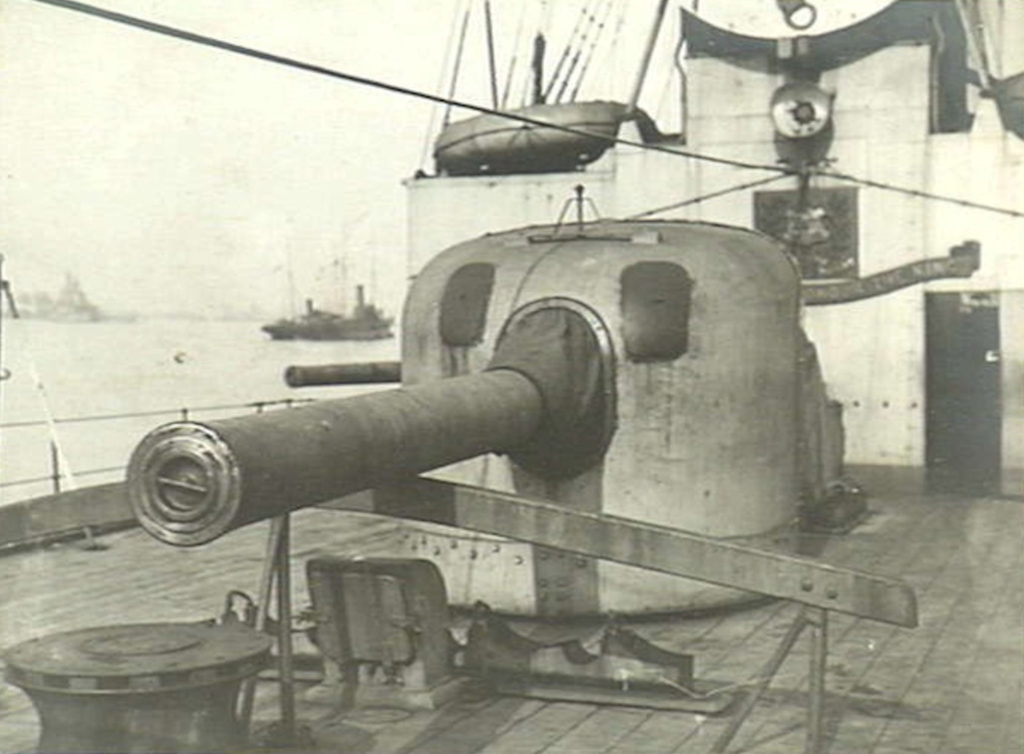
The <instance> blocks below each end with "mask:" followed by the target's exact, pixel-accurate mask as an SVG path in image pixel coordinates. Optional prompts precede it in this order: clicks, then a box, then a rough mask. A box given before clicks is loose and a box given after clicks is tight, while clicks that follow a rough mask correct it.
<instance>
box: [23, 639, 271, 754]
mask: <svg viewBox="0 0 1024 754" xmlns="http://www.w3.org/2000/svg"><path fill="white" fill-rule="evenodd" d="M270 645H271V639H270V637H269V636H266V635H264V634H261V633H258V632H256V631H254V630H253V629H251V628H248V627H247V626H244V625H240V624H235V625H226V626H215V625H211V624H199V623H145V624H137V625H120V626H102V627H99V628H87V629H83V630H79V631H68V632H65V633H59V634H52V635H50V636H44V637H42V638H39V639H32V640H31V641H26V642H23V643H22V644H18V645H17V646H14V647H12V648H10V649H9V650H7V651H6V652H5V653H4V659H5V661H6V668H5V675H6V678H7V680H8V682H10V683H12V684H14V685H16V686H19V687H21V688H22V689H24V691H25V693H27V694H28V696H29V697H30V698H31V699H32V703H33V704H34V705H35V707H36V710H37V711H38V713H39V722H40V734H39V743H38V745H37V748H36V750H37V751H40V752H44V751H45V752H48V753H49V754H121V753H123V752H128V751H130V752H132V753H133V754H157V753H158V752H172V751H173V752H177V753H178V754H217V753H218V752H223V753H224V754H226V753H227V752H231V751H237V750H238V747H239V746H241V745H243V743H244V741H245V735H244V731H243V730H242V729H241V726H240V725H239V723H238V720H237V719H236V717H235V705H236V701H237V698H238V689H239V687H240V685H241V682H242V680H243V679H244V678H246V677H248V676H252V675H254V674H255V673H256V672H258V671H259V670H260V668H261V667H262V666H263V665H264V664H265V663H266V661H267V658H268V656H269V653H270Z"/></svg>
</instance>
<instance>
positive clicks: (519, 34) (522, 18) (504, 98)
mask: <svg viewBox="0 0 1024 754" xmlns="http://www.w3.org/2000/svg"><path fill="white" fill-rule="evenodd" d="M525 26H526V3H522V4H521V5H520V6H519V21H518V22H516V34H515V37H514V38H513V41H512V59H511V60H509V62H508V71H507V73H506V74H505V88H504V90H503V91H502V93H501V109H502V110H504V109H505V108H506V107H508V95H509V92H510V91H511V90H512V77H513V75H514V74H515V70H516V63H517V62H519V45H520V44H522V39H523V28H524V27H525Z"/></svg>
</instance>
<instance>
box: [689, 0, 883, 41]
mask: <svg viewBox="0 0 1024 754" xmlns="http://www.w3.org/2000/svg"><path fill="white" fill-rule="evenodd" d="M895 2H896V0H685V2H684V4H683V5H684V7H685V8H686V10H688V11H689V12H690V13H692V14H693V15H695V16H697V17H698V18H700V19H701V20H702V21H705V22H707V23H709V24H711V25H712V26H716V27H718V28H719V29H722V30H724V31H728V32H732V33H733V34H741V35H743V36H747V37H758V38H761V39H782V38H787V37H800V36H817V35H819V34H828V33H830V32H833V31H838V30H839V29H845V28H846V27H847V26H853V25H854V24H856V23H859V22H860V21H863V20H864V19H866V18H869V17H871V16H873V15H875V14H876V13H878V12H879V11H882V10H884V9H885V8H887V7H889V6H890V5H892V4H893V3H895Z"/></svg>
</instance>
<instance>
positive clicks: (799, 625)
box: [711, 607, 808, 754]
mask: <svg viewBox="0 0 1024 754" xmlns="http://www.w3.org/2000/svg"><path fill="white" fill-rule="evenodd" d="M807 610H808V608H806V607H804V608H802V609H801V610H800V612H799V613H797V616H796V619H795V620H794V621H793V624H792V625H791V626H790V627H789V630H788V631H787V632H786V635H785V636H784V637H782V642H781V643H780V644H779V646H778V647H776V649H775V652H774V653H773V654H772V656H771V658H770V659H769V660H768V662H767V663H765V666H764V668H763V669H762V670H761V673H760V675H759V676H758V679H757V684H756V685H755V686H754V688H753V689H751V690H750V693H749V694H748V695H747V698H746V699H744V700H743V705H742V706H741V707H740V708H739V710H737V711H736V714H735V715H733V718H732V720H730V721H729V725H728V726H727V727H726V729H725V730H723V731H722V733H721V735H719V737H718V740H717V741H715V743H714V745H713V746H712V747H711V751H712V754H722V752H724V751H725V750H726V748H728V746H729V744H730V743H731V742H732V739H733V737H735V735H736V733H737V732H738V731H739V729H740V726H741V725H743V723H744V722H745V721H746V719H747V717H748V716H749V715H750V712H751V711H752V710H753V709H754V705H756V704H757V701H758V699H760V698H761V695H762V694H764V692H765V689H767V688H768V685H769V684H770V683H771V682H772V679H773V678H774V677H775V674H776V673H777V672H778V671H779V668H780V667H782V663H783V662H784V661H785V659H786V657H788V656H789V652H790V650H792V649H793V645H794V644H795V643H796V640H797V639H798V638H799V637H800V632H801V631H803V629H804V627H805V626H807V625H808V621H807Z"/></svg>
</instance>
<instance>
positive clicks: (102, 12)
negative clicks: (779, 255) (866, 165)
mask: <svg viewBox="0 0 1024 754" xmlns="http://www.w3.org/2000/svg"><path fill="white" fill-rule="evenodd" d="M31 1H32V2H37V3H43V4H44V5H52V6H54V7H57V8H64V9H65V10H71V11H76V12H78V13H84V14H86V15H89V16H95V17H96V18H102V19H104V20H106V21H112V22H114V23H118V24H124V25H126V26H132V27H135V28H137V29H142V30H144V31H149V32H152V33H154V34H161V35H163V36H167V37H172V38H174V39H180V40H183V41H186V42H192V43H194V44H198V45H203V46H206V47H213V48H215V49H218V50H223V51H225V52H232V53H235V54H237V55H245V56H247V57H251V58H255V59H257V60H262V61H264V62H267V63H275V64H277V65H282V66H285V67H286V68H294V69H296V70H300V71H306V72H307V73H315V74H318V75H321V76H327V77H328V78H334V79H340V80H342V81H348V82H350V83H353V84H360V85H362V86H368V87H372V88H375V89H381V90H384V91H388V92H392V93H394V94H401V95H404V96H407V97H413V98H415V99H421V100H426V101H427V102H435V103H438V104H442V105H450V106H452V107H460V108H463V109H465V110H472V111H474V112H477V113H480V114H482V115H495V116H498V117H500V118H503V119H505V120H510V121H515V122H517V123H524V124H526V125H528V126H536V127H540V128H548V129H551V130H553V131H562V132H564V133H568V134H573V135H575V136H585V137H587V138H598V139H601V140H602V141H607V142H610V143H614V144H622V145H623V146H630V147H637V148H639V149H646V150H649V151H653V152H661V153H664V154H668V155H672V156H675V157H682V158H686V159H692V160H702V161H704V162H711V163H716V164H719V165H729V166H731V167H736V168H745V169H748V170H768V171H771V172H773V173H785V172H788V171H787V169H786V168H782V167H779V166H777V165H765V164H761V163H756V162H745V161H743V160H733V159H730V158H727V157H716V156H714V155H709V154H701V153H698V152H690V151H687V150H683V149H675V148H669V147H664V146H661V145H658V144H646V143H644V142H642V141H635V140H633V139H624V138H622V137H619V136H607V135H605V134H598V133H594V132H591V131H587V130H585V129H581V128H573V127H571V126H563V125H560V124H558V123H551V122H549V121H545V120H538V119H536V118H529V117H527V116H525V115H519V114H517V113H510V112H502V111H500V110H494V109H493V108H489V107H484V106H482V105H474V104H472V103H469V102H463V101H462V100H457V99H453V98H450V97H442V96H440V95H436V94H429V93H427V92H423V91H420V90H418V89H410V88H408V87H405V86H400V85H398V84H391V83H388V82H386V81H380V80H378V79H371V78H367V77H365V76H358V75H356V74H353V73H346V72H344V71H339V70H336V69H332V68H327V67H325V66H321V65H316V64H314V63H305V62H303V61H301V60H296V59H294V58H289V57H285V56H283V55H275V54H273V53H269V52H264V51H262V50H257V49H255V48H252V47H245V46H243V45H239V44H235V43H233V42H227V41H224V40H222V39H216V38H214V37H207V36H204V35H202V34H196V33H194V32H190V31H186V30H185V29H179V28H176V27H173V26H165V25H163V24H158V23H155V22H153V21H146V20H145V19H141V18H137V17H135V16H128V15H125V14H123V13H117V12H115V11H111V10H106V9H105V8H99V7H97V6H94V5H87V4H86V3H79V2H75V0H31Z"/></svg>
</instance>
